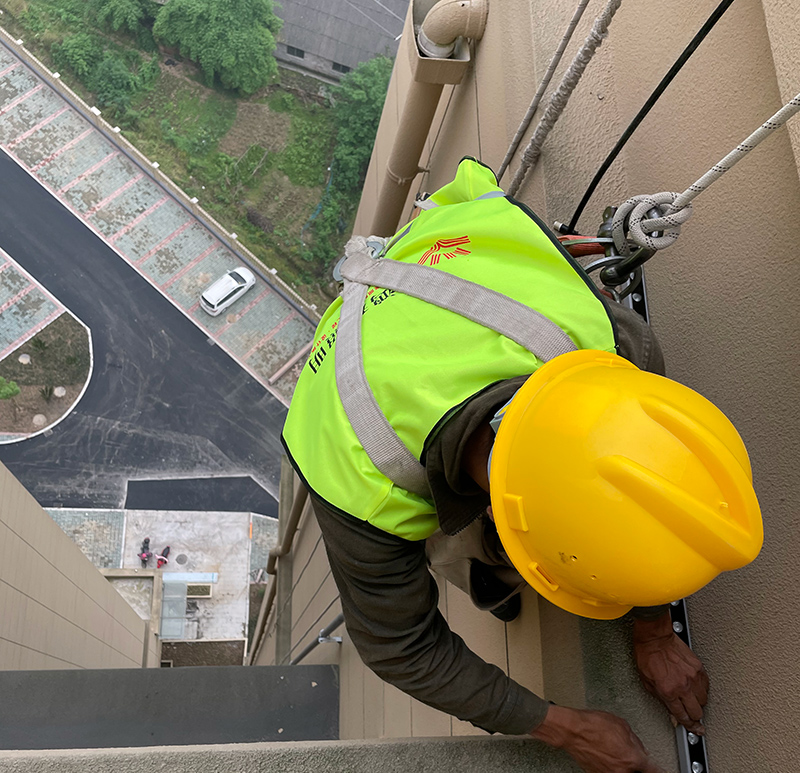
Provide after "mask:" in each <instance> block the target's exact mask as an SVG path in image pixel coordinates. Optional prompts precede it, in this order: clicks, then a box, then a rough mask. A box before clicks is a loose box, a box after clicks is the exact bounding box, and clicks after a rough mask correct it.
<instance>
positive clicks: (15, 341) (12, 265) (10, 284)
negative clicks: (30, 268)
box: [0, 249, 65, 360]
mask: <svg viewBox="0 0 800 773" xmlns="http://www.w3.org/2000/svg"><path fill="white" fill-rule="evenodd" d="M64 311H65V308H64V306H63V305H62V304H61V303H60V302H59V301H58V299H56V298H55V297H54V296H53V295H51V294H50V293H49V292H48V291H47V290H46V289H45V288H44V287H42V285H40V284H39V283H38V282H37V281H36V280H35V279H34V278H33V277H32V276H31V275H30V274H28V272H27V271H25V269H23V268H22V267H21V266H20V265H19V264H18V263H16V262H15V261H13V260H12V259H11V257H10V256H9V255H8V254H7V253H6V252H4V251H3V250H2V249H0V360H2V359H3V358H5V357H7V356H8V355H9V354H11V353H12V352H13V351H15V350H16V349H18V348H19V347H20V346H22V344H24V343H25V342H26V341H27V340H29V339H30V338H33V336H35V335H36V334H37V333H38V332H39V331H40V330H42V329H43V328H45V327H47V325H49V324H50V323H51V322H52V321H53V320H55V319H57V318H58V317H60V316H61V315H62V314H63V313H64Z"/></svg>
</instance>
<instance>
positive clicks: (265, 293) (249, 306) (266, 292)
mask: <svg viewBox="0 0 800 773" xmlns="http://www.w3.org/2000/svg"><path fill="white" fill-rule="evenodd" d="M271 292H272V290H270V289H269V287H265V288H264V289H263V291H262V292H261V294H260V295H259V296H258V297H257V298H255V299H254V300H252V301H250V303H248V304H247V306H245V307H244V308H243V309H242V310H241V311H237V312H236V319H235V320H234V322H238V321H239V320H240V319H241V318H242V317H243V316H244V315H245V314H247V312H248V311H250V309H252V308H253V307H254V306H255V305H256V304H257V303H258V302H259V301H261V300H263V299H264V298H266V297H267V296H268V295H269V294H270V293H271ZM232 324H233V322H226V323H225V324H224V325H223V326H222V327H221V328H220V329H219V330H217V332H216V333H213V334H212V335H213V337H214V338H219V337H220V336H221V335H222V334H223V332H225V331H226V330H227V329H228V328H229V327H230V326H231V325H232Z"/></svg>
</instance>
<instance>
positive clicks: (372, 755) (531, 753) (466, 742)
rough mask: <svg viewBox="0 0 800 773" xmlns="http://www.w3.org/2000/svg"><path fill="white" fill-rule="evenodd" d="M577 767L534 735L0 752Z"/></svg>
mask: <svg viewBox="0 0 800 773" xmlns="http://www.w3.org/2000/svg"><path fill="white" fill-rule="evenodd" d="M87 770H90V771H92V773H150V772H151V771H153V770H168V771H170V773H228V772H229V771H236V773H275V771H281V773H319V771H321V770H325V771H342V772H344V771H347V773H375V771H381V773H413V772H414V771H418V772H419V773H422V772H423V771H431V773H434V771H435V772H436V773H439V772H440V771H443V770H444V771H456V770H457V771H461V773H471V772H472V771H491V773H519V771H526V772H527V773H540V772H542V773H544V772H546V773H578V772H579V768H578V767H577V766H575V765H574V764H573V763H572V762H571V760H570V759H569V757H567V756H566V755H565V754H564V753H562V752H555V751H553V750H552V749H549V748H548V747H546V746H544V745H543V744H540V743H538V742H536V741H534V740H532V739H525V738H509V737H493V738H413V739H402V740H385V741H327V742H311V741H306V742H296V743H264V744H240V745H226V746H183V747H180V748H176V747H170V746H162V747H150V748H145V749H115V750H106V749H98V750H87V751H46V752H0V771H2V773H86V771H87Z"/></svg>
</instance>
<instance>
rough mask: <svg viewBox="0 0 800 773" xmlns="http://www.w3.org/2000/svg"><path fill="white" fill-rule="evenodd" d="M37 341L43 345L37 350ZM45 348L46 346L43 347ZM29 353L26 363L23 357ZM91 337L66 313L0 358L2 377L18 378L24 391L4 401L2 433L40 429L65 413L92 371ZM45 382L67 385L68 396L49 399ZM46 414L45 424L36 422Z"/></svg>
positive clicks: (0, 406) (0, 407) (0, 413)
mask: <svg viewBox="0 0 800 773" xmlns="http://www.w3.org/2000/svg"><path fill="white" fill-rule="evenodd" d="M37 342H38V343H39V345H40V348H38V349H37ZM41 347H43V348H41ZM22 354H27V355H28V356H29V357H30V362H29V364H27V365H23V364H21V363H20V362H19V357H20V355H22ZM89 360H90V354H89V338H88V334H87V332H86V328H84V327H83V325H81V323H80V322H78V321H77V320H76V319H75V318H74V317H73V316H72V315H71V314H69V313H65V314H62V315H61V316H60V317H58V318H57V319H56V320H54V321H53V322H51V323H50V324H49V325H48V326H47V327H45V328H44V329H43V330H41V331H39V333H37V335H36V336H34V337H33V338H31V339H29V340H28V341H26V342H25V343H24V344H22V346H20V347H18V348H17V349H15V350H14V351H13V352H11V354H9V355H8V356H7V357H4V358H3V360H2V361H0V376H2V377H3V378H5V379H8V380H9V381H14V382H16V384H17V385H18V386H19V389H20V393H19V394H18V395H17V396H16V397H13V398H10V399H8V400H0V434H2V433H6V432H8V433H22V434H29V433H31V432H38V431H39V430H40V429H42V428H43V427H48V426H49V425H50V424H52V423H53V422H54V421H56V419H58V418H60V417H61V416H63V415H64V414H65V413H66V412H67V411H68V410H69V409H70V408H71V407H72V404H73V403H74V402H75V400H76V399H77V398H78V395H79V394H80V392H81V389H82V388H83V385H84V383H85V381H86V379H87V378H88V374H89ZM45 384H50V385H52V386H53V387H57V386H63V387H64V388H65V389H66V390H67V393H66V394H65V395H64V397H56V396H55V395H53V396H52V397H51V398H50V400H45V398H44V397H43V396H42V394H41V392H40V390H41V389H42V388H43V387H44V385H45ZM37 414H43V415H44V416H45V418H46V421H45V423H44V425H43V427H41V426H40V427H37V426H34V424H33V417H34V416H36V415H37Z"/></svg>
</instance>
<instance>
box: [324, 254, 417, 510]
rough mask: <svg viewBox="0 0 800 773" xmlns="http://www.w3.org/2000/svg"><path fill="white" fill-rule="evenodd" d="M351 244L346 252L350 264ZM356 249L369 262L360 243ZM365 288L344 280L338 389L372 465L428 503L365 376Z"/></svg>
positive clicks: (414, 462)
mask: <svg viewBox="0 0 800 773" xmlns="http://www.w3.org/2000/svg"><path fill="white" fill-rule="evenodd" d="M354 241H356V240H354V239H351V241H350V242H349V243H348V246H347V250H346V251H347V254H348V259H347V261H345V265H346V264H347V263H348V262H349V261H350V257H349V256H350V254H351V251H350V245H351V244H352V243H353V242H354ZM359 242H360V243H359V244H358V245H357V249H358V252H359V254H363V256H364V259H365V260H367V261H369V262H372V258H370V257H369V253H368V252H367V246H366V243H365V242H364V240H363V239H360V240H359ZM368 289H369V285H365V284H359V283H357V282H349V281H347V278H345V283H344V292H343V293H342V310H341V312H340V315H339V328H338V331H339V332H338V333H337V336H336V387H337V389H338V390H339V397H340V399H341V401H342V405H343V406H344V410H345V413H346V414H347V418H348V419H349V421H350V424H351V426H352V427H353V431H354V432H355V433H356V437H357V438H358V440H359V442H360V443H361V445H362V446H363V447H364V450H365V451H366V452H367V455H368V456H369V458H370V459H371V460H372V463H373V464H374V465H375V466H376V467H377V468H378V469H379V470H380V471H381V472H382V473H383V474H384V475H385V476H386V477H387V478H389V480H391V481H393V482H394V483H396V484H397V485H398V486H400V487H401V488H404V489H406V490H407V491H411V492H413V493H414V494H418V495H419V496H421V497H425V498H430V489H429V487H428V479H427V477H426V475H425V468H424V467H423V466H422V465H421V464H420V463H419V462H418V461H417V460H416V459H415V458H414V456H413V454H412V453H411V452H410V451H409V450H408V448H406V446H405V444H404V443H403V441H402V440H400V438H399V437H398V436H397V433H396V432H395V431H394V429H393V428H392V425H391V424H389V422H388V421H387V420H386V417H385V416H384V415H383V411H381V409H380V406H379V405H378V403H377V401H376V400H375V395H374V394H373V393H372V389H370V386H369V383H368V382H367V376H366V374H365V373H364V360H363V356H362V352H361V313H362V310H363V308H364V301H365V300H366V298H367V290H368Z"/></svg>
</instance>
